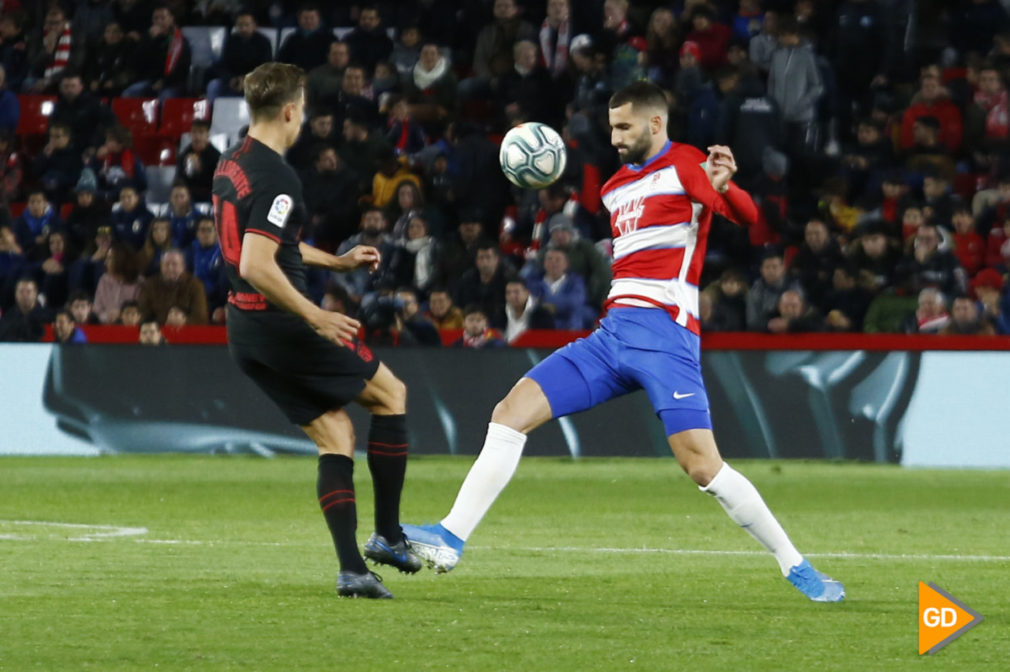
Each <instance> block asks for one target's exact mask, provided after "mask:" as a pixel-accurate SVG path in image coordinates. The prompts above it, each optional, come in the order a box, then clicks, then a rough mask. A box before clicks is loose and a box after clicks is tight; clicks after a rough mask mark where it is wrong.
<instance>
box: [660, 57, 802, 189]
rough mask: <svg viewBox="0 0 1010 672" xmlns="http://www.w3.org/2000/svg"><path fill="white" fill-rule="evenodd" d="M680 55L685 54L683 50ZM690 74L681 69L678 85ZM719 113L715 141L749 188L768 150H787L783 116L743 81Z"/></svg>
mask: <svg viewBox="0 0 1010 672" xmlns="http://www.w3.org/2000/svg"><path fill="white" fill-rule="evenodd" d="M681 53H682V54H683V53H684V51H683V48H682V50H681ZM685 60H687V61H690V60H691V57H689V56H688V57H686V58H685V57H682V58H681V61H682V63H683V62H684V61H685ZM689 72H691V69H690V68H689V69H688V70H687V71H685V70H684V69H683V68H682V70H681V72H680V73H678V75H677V79H678V82H681V81H682V79H683V76H684V75H686V74H688V73H689ZM695 72H697V71H696V69H695ZM698 76H700V75H698ZM721 110H722V111H721V112H720V119H719V128H718V132H717V135H716V137H717V139H719V141H720V142H721V143H723V144H727V145H730V146H731V147H733V153H734V155H735V157H736V162H737V166H738V167H739V172H738V173H737V179H738V180H739V181H740V182H741V183H743V184H752V183H753V182H754V180H756V179H758V178H759V176H761V175H762V174H763V173H764V168H765V163H766V158H765V157H766V155H767V154H768V151H769V149H772V150H782V149H784V148H785V146H786V141H785V134H784V132H783V126H784V124H783V121H782V112H781V110H780V109H779V106H778V103H776V102H775V101H774V100H773V99H772V98H771V96H769V95H768V94H767V93H766V92H765V87H764V86H762V84H761V82H760V81H759V80H756V79H746V80H742V81H741V82H740V84H739V85H738V86H737V87H736V89H734V90H733V91H730V92H728V93H727V94H726V96H725V98H724V100H723V103H722V105H721ZM783 172H784V171H783Z"/></svg>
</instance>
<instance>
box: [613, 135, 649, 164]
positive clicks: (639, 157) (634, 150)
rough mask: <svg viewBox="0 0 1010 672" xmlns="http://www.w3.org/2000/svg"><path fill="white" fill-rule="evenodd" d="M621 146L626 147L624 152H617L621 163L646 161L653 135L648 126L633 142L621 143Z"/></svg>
mask: <svg viewBox="0 0 1010 672" xmlns="http://www.w3.org/2000/svg"><path fill="white" fill-rule="evenodd" d="M621 147H624V148H625V151H624V153H623V154H622V153H621V152H620V151H618V153H617V156H618V158H619V159H620V160H621V163H625V164H627V163H633V164H639V163H645V160H646V159H648V158H649V149H650V148H651V147H652V136H651V134H650V133H649V129H648V128H646V129H645V130H644V131H643V132H642V135H641V136H640V137H639V138H638V139H637V140H636V141H635V142H634V143H633V144H630V145H621ZM619 148H620V147H619Z"/></svg>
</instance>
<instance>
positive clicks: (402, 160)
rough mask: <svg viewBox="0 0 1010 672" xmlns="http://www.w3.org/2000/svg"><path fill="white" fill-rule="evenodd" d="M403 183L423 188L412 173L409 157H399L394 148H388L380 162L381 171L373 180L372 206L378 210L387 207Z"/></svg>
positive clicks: (419, 179)
mask: <svg viewBox="0 0 1010 672" xmlns="http://www.w3.org/2000/svg"><path fill="white" fill-rule="evenodd" d="M403 182H413V183H414V185H415V186H416V187H417V188H418V189H420V188H421V178H420V177H418V176H417V175H415V174H414V173H412V172H411V170H410V164H409V163H408V161H407V157H405V156H401V157H397V156H396V153H395V152H394V151H393V148H392V147H388V146H387V148H386V152H385V154H384V155H383V156H382V157H381V158H380V160H379V170H378V172H376V173H375V176H374V177H373V178H372V204H373V205H375V207H377V208H384V207H386V206H387V205H388V204H389V202H390V201H391V200H392V199H393V198H394V197H395V196H396V189H397V187H399V185H400V184H402V183H403Z"/></svg>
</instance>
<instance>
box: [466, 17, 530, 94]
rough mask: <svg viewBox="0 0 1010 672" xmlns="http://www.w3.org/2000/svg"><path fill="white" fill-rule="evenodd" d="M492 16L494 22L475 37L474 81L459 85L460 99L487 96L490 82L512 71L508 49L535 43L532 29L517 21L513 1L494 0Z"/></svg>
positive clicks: (468, 80) (524, 22)
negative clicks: (523, 42)
mask: <svg viewBox="0 0 1010 672" xmlns="http://www.w3.org/2000/svg"><path fill="white" fill-rule="evenodd" d="M492 12H493V14H494V20H493V21H492V22H491V23H489V24H487V25H485V26H484V27H483V28H482V29H481V31H480V33H479V34H478V35H477V43H476V46H475V47H474V54H473V72H474V77H471V78H469V79H466V80H463V82H461V83H460V96H462V97H463V98H478V97H481V96H486V95H487V94H488V93H490V91H491V82H492V80H493V79H496V78H498V77H501V76H502V75H504V74H505V73H507V72H508V71H509V70H511V69H512V66H513V64H514V61H513V55H512V45H514V44H515V43H516V42H518V41H519V40H536V39H537V31H536V28H534V27H533V26H532V25H531V24H530V23H528V22H526V21H523V20H522V19H521V18H520V17H519V8H518V6H517V5H516V2H515V0H494V7H493V10H492Z"/></svg>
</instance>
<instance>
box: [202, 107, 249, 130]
mask: <svg viewBox="0 0 1010 672" xmlns="http://www.w3.org/2000/svg"><path fill="white" fill-rule="evenodd" d="M248 124H249V105H248V104H246V102H245V99H244V98H218V99H217V100H215V101H214V114H213V115H212V116H211V123H210V132H211V134H214V133H226V134H227V135H228V137H229V138H234V137H237V136H238V132H239V129H241V128H242V127H243V126H246V125H248Z"/></svg>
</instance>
